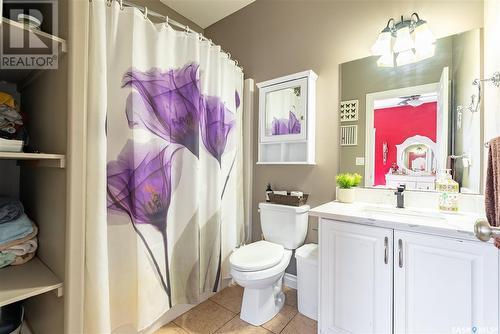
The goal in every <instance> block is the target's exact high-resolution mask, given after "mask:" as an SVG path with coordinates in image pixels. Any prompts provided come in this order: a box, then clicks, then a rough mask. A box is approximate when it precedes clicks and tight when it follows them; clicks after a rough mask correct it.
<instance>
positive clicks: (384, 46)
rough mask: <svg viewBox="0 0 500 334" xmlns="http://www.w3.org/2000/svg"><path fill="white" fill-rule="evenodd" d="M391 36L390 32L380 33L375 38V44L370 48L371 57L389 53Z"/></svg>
mask: <svg viewBox="0 0 500 334" xmlns="http://www.w3.org/2000/svg"><path fill="white" fill-rule="evenodd" d="M391 41H392V36H391V32H390V31H382V32H381V33H380V34H379V35H378V38H377V41H376V42H375V44H373V46H372V48H371V52H372V55H374V56H382V55H384V54H387V53H389V52H391Z"/></svg>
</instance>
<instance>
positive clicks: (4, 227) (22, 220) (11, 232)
mask: <svg viewBox="0 0 500 334" xmlns="http://www.w3.org/2000/svg"><path fill="white" fill-rule="evenodd" d="M32 232H33V223H32V222H31V220H30V219H29V218H28V216H26V215H25V214H24V213H23V214H22V215H21V217H19V218H18V219H15V220H13V221H10V222H8V223H3V224H0V246H4V244H6V243H8V242H11V241H15V240H19V239H22V238H24V237H26V236H27V235H29V234H31V233H32Z"/></svg>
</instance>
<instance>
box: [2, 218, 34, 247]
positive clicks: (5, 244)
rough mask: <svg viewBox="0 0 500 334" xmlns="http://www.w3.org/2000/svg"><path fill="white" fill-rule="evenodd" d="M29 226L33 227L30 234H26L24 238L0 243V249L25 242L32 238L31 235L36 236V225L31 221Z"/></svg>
mask: <svg viewBox="0 0 500 334" xmlns="http://www.w3.org/2000/svg"><path fill="white" fill-rule="evenodd" d="M0 226H2V225H0ZM31 226H32V227H33V232H31V233H30V234H28V235H27V236H25V237H24V238H21V239H17V240H12V241H9V242H5V243H3V244H0V251H4V250H6V249H8V248H10V247H12V246H15V245H19V244H22V243H23V242H26V241H28V240H30V239H32V238H33V237H36V235H37V234H38V227H37V226H36V225H35V224H33V223H31Z"/></svg>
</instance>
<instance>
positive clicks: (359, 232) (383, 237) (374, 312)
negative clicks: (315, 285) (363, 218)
mask: <svg viewBox="0 0 500 334" xmlns="http://www.w3.org/2000/svg"><path fill="white" fill-rule="evenodd" d="M392 234H393V231H392V230H390V229H384V228H377V227H371V226H363V225H357V224H352V223H343V222H337V221H332V220H328V219H321V220H320V232H319V236H320V239H319V247H320V291H321V293H320V297H319V299H320V301H319V303H320V304H319V307H320V310H319V332H320V333H323V334H326V333H364V334H368V333H383V334H387V333H390V332H391V331H392Z"/></svg>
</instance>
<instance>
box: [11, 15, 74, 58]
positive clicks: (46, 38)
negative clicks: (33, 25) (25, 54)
mask: <svg viewBox="0 0 500 334" xmlns="http://www.w3.org/2000/svg"><path fill="white" fill-rule="evenodd" d="M2 24H6V25H8V26H9V27H10V28H11V29H19V30H22V31H26V32H29V33H30V34H34V35H36V36H38V37H39V38H40V39H41V40H42V41H44V42H45V41H53V42H56V43H57V44H58V45H59V46H60V47H61V51H62V52H67V50H68V46H67V43H66V40H65V39H63V38H60V37H57V36H54V35H51V34H48V33H46V32H43V31H41V30H35V29H29V28H27V27H26V26H25V25H24V24H22V23H19V22H16V21H13V20H10V19H8V18H6V17H2ZM12 35H14V36H15V35H18V36H22V35H19V34H12Z"/></svg>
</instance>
